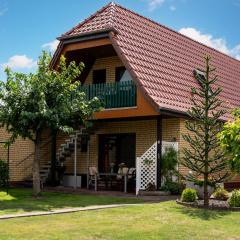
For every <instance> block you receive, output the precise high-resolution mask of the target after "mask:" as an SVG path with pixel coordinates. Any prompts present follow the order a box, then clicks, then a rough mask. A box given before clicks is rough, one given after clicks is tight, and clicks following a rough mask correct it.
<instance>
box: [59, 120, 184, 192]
mask: <svg viewBox="0 0 240 240" xmlns="http://www.w3.org/2000/svg"><path fill="white" fill-rule="evenodd" d="M162 121H163V122H162V127H163V128H162V141H161V147H162V150H161V151H162V153H163V152H164V150H165V148H166V147H169V146H172V147H174V148H175V149H176V150H177V148H178V139H179V119H177V118H166V119H163V120H162ZM146 126H147V127H148V131H146ZM94 129H95V130H94V131H93V132H91V134H90V135H88V136H86V135H84V134H83V135H81V134H80V135H81V136H80V135H79V136H72V140H73V142H72V145H71V144H70V145H71V146H72V152H69V151H68V152H67V153H64V154H63V153H61V154H62V155H65V156H61V157H62V158H63V159H62V160H61V161H62V165H64V167H65V169H66V170H65V175H64V177H65V178H69V177H71V183H72V185H73V186H74V187H75V188H77V187H79V188H85V189H89V190H92V191H102V190H104V191H106V190H108V191H120V192H130V193H134V194H138V192H139V190H144V189H146V188H147V186H148V184H149V183H152V184H153V185H155V186H157V184H158V182H157V181H158V177H159V176H158V171H157V162H158V159H157V153H158V144H157V137H158V134H157V120H156V119H146V120H127V121H119V120H118V121H113V120H111V121H98V122H96V123H95V126H94ZM64 139H65V143H64V144H65V145H66V143H67V144H68V143H69V142H70V139H66V138H64ZM74 139H75V140H76V139H77V140H76V145H75V144H74ZM65 145H63V144H62V145H60V148H59V149H64V148H65ZM74 146H76V149H75V148H74ZM146 159H148V160H149V161H150V162H151V164H150V165H147V164H146V163H145V160H146ZM76 179H78V180H76ZM63 185H65V186H66V185H68V183H64V182H63Z"/></svg>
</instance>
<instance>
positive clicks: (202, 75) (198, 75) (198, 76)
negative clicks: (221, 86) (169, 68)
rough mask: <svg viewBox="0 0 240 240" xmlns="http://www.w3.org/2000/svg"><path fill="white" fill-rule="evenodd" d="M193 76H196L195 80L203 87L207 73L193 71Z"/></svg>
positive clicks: (197, 70)
mask: <svg viewBox="0 0 240 240" xmlns="http://www.w3.org/2000/svg"><path fill="white" fill-rule="evenodd" d="M193 74H194V76H195V78H196V79H197V80H198V82H199V84H200V85H201V86H203V85H202V83H203V81H205V73H204V72H203V71H201V70H199V69H195V70H194V71H193Z"/></svg>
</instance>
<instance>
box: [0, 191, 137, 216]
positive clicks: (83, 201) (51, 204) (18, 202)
mask: <svg viewBox="0 0 240 240" xmlns="http://www.w3.org/2000/svg"><path fill="white" fill-rule="evenodd" d="M137 202H140V200H137V199H131V198H117V197H109V196H108V197H105V196H94V195H86V194H82V195H73V194H66V193H65V194H64V193H52V192H43V193H42V196H41V197H40V198H39V199H34V198H33V197H32V191H31V190H30V189H10V191H9V195H7V194H6V192H4V191H0V215H3V214H12V213H24V212H30V211H48V210H53V209H60V208H69V207H86V206H93V205H106V204H117V203H137Z"/></svg>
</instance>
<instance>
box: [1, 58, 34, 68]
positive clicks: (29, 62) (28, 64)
mask: <svg viewBox="0 0 240 240" xmlns="http://www.w3.org/2000/svg"><path fill="white" fill-rule="evenodd" d="M36 65H37V61H34V60H33V59H31V58H28V57H27V56H26V55H14V56H12V57H10V58H9V60H8V62H6V63H3V64H1V66H2V67H3V68H6V67H9V68H12V69H30V68H33V67H35V66H36Z"/></svg>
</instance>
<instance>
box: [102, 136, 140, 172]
mask: <svg viewBox="0 0 240 240" xmlns="http://www.w3.org/2000/svg"><path fill="white" fill-rule="evenodd" d="M98 156H99V159H98V169H99V171H100V172H110V171H111V170H112V171H113V172H115V173H116V172H117V171H118V169H119V164H121V163H124V164H125V165H126V166H127V167H128V168H135V158H136V134H134V133H130V134H129V133H127V134H110V135H99V155H98Z"/></svg>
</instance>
